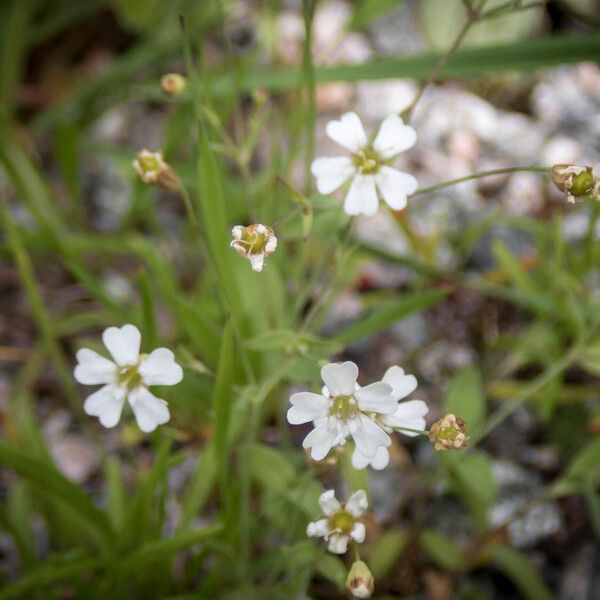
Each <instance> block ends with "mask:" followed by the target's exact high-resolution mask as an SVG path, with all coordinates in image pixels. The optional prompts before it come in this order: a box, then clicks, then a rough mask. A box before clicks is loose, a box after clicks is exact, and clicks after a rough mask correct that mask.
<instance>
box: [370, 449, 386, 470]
mask: <svg viewBox="0 0 600 600" xmlns="http://www.w3.org/2000/svg"><path fill="white" fill-rule="evenodd" d="M389 464H390V453H389V451H388V449H387V448H386V447H385V446H379V448H377V452H375V456H374V457H373V458H372V459H371V462H370V465H371V468H372V469H375V470H376V471H382V470H383V469H385V468H386V467H387V466H388V465H389Z"/></svg>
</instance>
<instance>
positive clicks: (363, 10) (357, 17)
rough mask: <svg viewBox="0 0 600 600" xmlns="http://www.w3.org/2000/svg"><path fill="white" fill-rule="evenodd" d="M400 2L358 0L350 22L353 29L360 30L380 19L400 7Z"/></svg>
mask: <svg viewBox="0 0 600 600" xmlns="http://www.w3.org/2000/svg"><path fill="white" fill-rule="evenodd" d="M398 4H399V2H398V0H358V1H357V2H356V3H355V4H354V13H353V15H352V20H351V21H350V28H351V29H360V28H362V27H365V26H367V25H369V23H372V22H373V21H376V20H377V19H380V18H381V17H383V16H385V15H386V14H387V13H388V12H390V11H391V10H392V9H393V8H396V7H397V6H398Z"/></svg>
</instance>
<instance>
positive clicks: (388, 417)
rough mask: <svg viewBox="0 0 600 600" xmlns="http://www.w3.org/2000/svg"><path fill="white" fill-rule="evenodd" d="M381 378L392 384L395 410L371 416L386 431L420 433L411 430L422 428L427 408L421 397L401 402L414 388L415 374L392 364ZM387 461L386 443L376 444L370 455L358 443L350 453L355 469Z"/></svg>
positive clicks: (382, 464) (376, 467)
mask: <svg viewBox="0 0 600 600" xmlns="http://www.w3.org/2000/svg"><path fill="white" fill-rule="evenodd" d="M383 381H384V382H385V383H388V384H389V385H390V386H392V396H393V398H394V401H395V402H396V410H395V411H394V412H393V413H392V414H385V415H372V418H373V419H374V421H375V422H376V423H377V424H378V425H379V426H380V427H381V428H382V429H383V430H384V431H386V432H387V433H391V432H392V431H394V430H398V431H399V432H400V433H403V434H404V435H408V436H410V437H414V436H415V435H419V434H418V433H417V432H416V431H410V430H411V429H416V430H418V431H423V430H424V429H425V425H426V423H425V419H424V417H425V415H426V414H427V413H428V412H429V408H428V407H427V405H426V404H425V402H423V400H408V401H407V402H400V400H402V399H403V398H406V396H408V395H409V394H412V393H413V392H414V391H415V389H416V388H417V380H416V378H415V376H414V375H406V374H405V373H404V371H403V370H402V369H401V368H400V367H397V366H394V367H390V368H389V369H388V370H387V371H386V372H385V375H384V376H383ZM389 462H390V453H389V452H388V449H387V448H386V447H385V446H379V448H377V452H376V453H375V456H372V457H369V456H366V455H365V454H363V453H362V452H361V451H360V449H359V448H358V446H357V447H356V449H355V450H354V453H353V454H352V465H353V466H354V468H356V469H364V468H365V467H367V466H369V465H370V466H371V467H372V468H373V469H377V470H381V469H385V468H386V467H387V466H388V464H389Z"/></svg>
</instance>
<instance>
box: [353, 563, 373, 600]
mask: <svg viewBox="0 0 600 600" xmlns="http://www.w3.org/2000/svg"><path fill="white" fill-rule="evenodd" d="M346 588H347V589H348V591H349V592H350V593H351V594H352V595H353V596H354V597H355V598H370V597H371V595H372V594H373V590H374V589H375V580H374V579H373V574H372V573H371V571H370V570H369V567H367V565H366V564H365V563H364V562H363V561H362V560H357V561H356V562H355V563H353V565H352V567H351V568H350V572H349V573H348V578H347V579H346Z"/></svg>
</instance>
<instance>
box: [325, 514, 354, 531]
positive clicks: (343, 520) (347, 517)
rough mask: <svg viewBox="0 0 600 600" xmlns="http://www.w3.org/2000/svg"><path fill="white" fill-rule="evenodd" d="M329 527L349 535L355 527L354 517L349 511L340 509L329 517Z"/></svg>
mask: <svg viewBox="0 0 600 600" xmlns="http://www.w3.org/2000/svg"><path fill="white" fill-rule="evenodd" d="M329 527H330V528H331V529H332V530H338V531H340V532H341V533H344V534H346V535H348V534H349V533H350V532H351V531H352V529H353V527H354V517H353V516H352V515H351V514H350V513H349V512H346V511H345V510H340V511H339V512H336V513H334V514H333V515H331V517H330V518H329Z"/></svg>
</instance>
